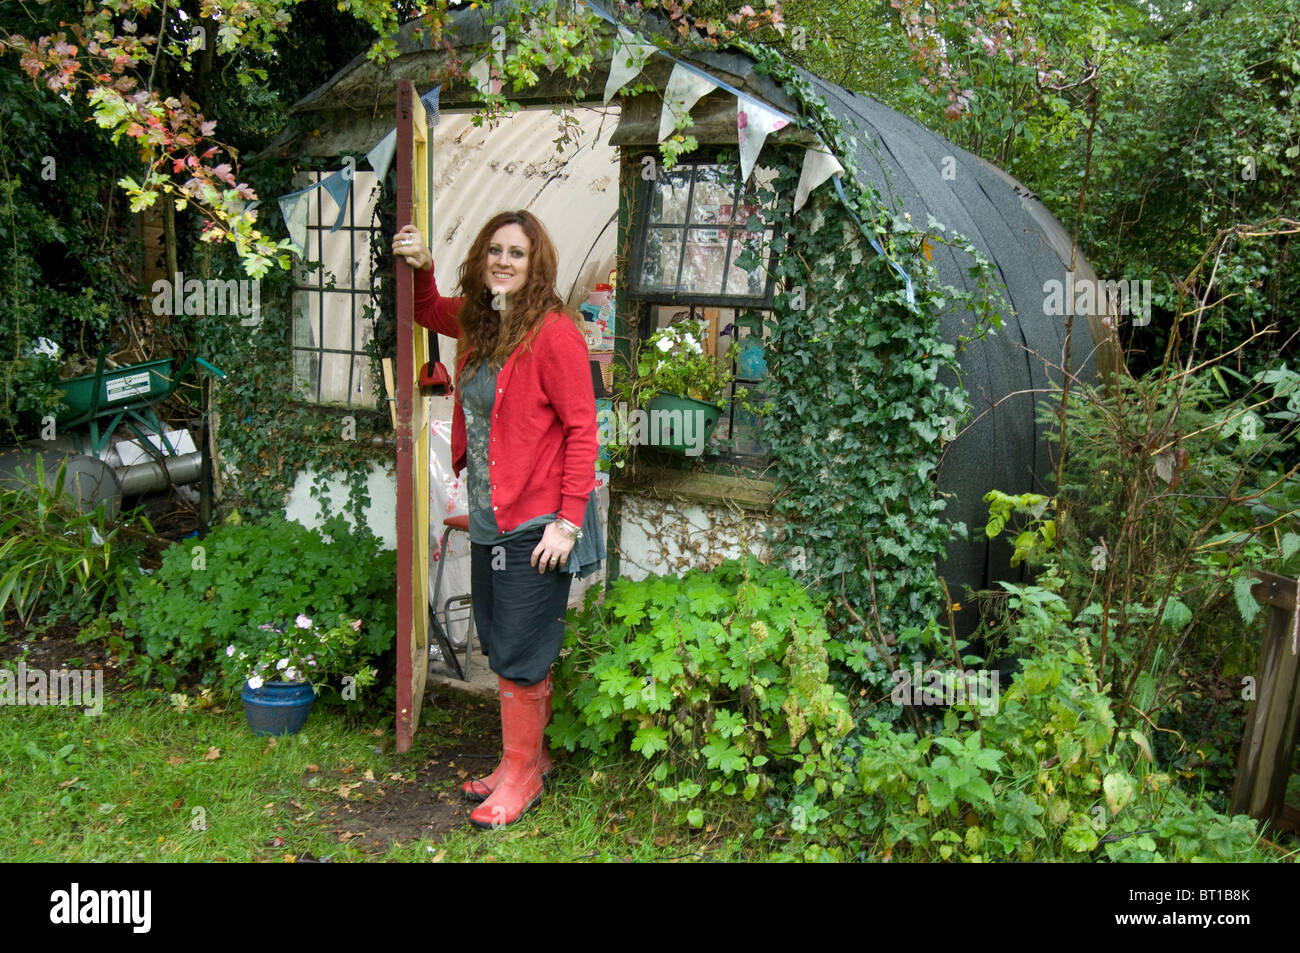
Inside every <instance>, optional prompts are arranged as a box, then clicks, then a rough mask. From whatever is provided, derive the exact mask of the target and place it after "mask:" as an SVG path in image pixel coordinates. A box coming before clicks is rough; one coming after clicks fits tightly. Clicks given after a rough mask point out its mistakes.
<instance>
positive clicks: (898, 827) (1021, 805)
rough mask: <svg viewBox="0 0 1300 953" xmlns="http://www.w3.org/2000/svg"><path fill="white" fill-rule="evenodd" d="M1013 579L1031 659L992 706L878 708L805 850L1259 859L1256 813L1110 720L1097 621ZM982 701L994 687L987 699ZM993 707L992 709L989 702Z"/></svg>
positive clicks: (1019, 631)
mask: <svg viewBox="0 0 1300 953" xmlns="http://www.w3.org/2000/svg"><path fill="white" fill-rule="evenodd" d="M1043 582H1044V585H1042V586H1012V585H1010V584H1004V585H1005V586H1006V588H1007V589H1008V591H1009V592H1010V593H1011V596H1010V599H1009V600H1008V608H1009V610H1010V614H1009V616H1008V618H1007V621H1006V622H1005V623H1004V625H1005V627H1006V629H1007V630H1008V631H1007V632H1006V633H1005V634H1006V636H1007V637H1008V641H1009V644H1010V647H1011V648H1012V649H1013V650H1014V651H1016V652H1017V654H1019V655H1021V656H1022V657H1023V658H1025V659H1026V661H1025V662H1024V664H1023V668H1022V669H1021V670H1020V671H1019V672H1017V673H1016V674H1015V675H1014V676H1013V677H1012V678H1011V680H1010V685H1009V687H1007V688H1006V690H1005V691H1003V692H1002V693H1001V696H1000V698H998V699H997V703H996V704H995V705H992V706H988V705H981V704H980V703H979V702H976V701H974V700H968V701H959V702H957V703H956V704H954V705H952V706H951V707H950V708H949V709H948V710H947V711H946V712H945V714H944V725H943V731H942V732H941V733H936V734H934V735H916V734H913V733H911V732H908V731H902V730H897V729H896V728H895V727H894V726H891V725H889V724H886V723H884V722H882V721H879V720H874V719H873V720H872V721H871V722H870V723H869V725H868V727H869V729H870V732H869V733H868V734H864V735H862V736H860V737H859V738H857V739H855V741H856V743H857V744H859V745H860V749H859V750H858V752H857V768H856V779H857V782H858V783H857V785H856V790H853V791H852V792H851V793H850V794H848V795H846V796H845V797H843V798H841V799H840V800H839V801H838V802H837V803H836V804H835V805H834V813H830V812H828V811H826V810H825V809H824V808H821V809H819V810H818V812H817V813H816V814H810V813H808V807H807V804H808V799H806V798H805V799H802V800H801V799H800V798H799V797H798V796H796V797H795V799H794V800H793V801H792V805H793V806H792V808H791V813H792V814H794V815H796V816H798V812H800V811H803V812H804V815H803V817H802V820H803V823H802V824H798V823H790V824H787V827H788V828H789V829H790V830H791V832H792V833H793V838H792V841H791V849H792V850H793V851H795V852H797V853H801V854H802V855H803V856H805V857H818V856H822V855H823V854H825V853H828V852H829V853H830V855H831V856H833V857H836V858H839V857H843V856H845V855H849V856H852V855H853V854H854V853H856V854H857V856H858V857H859V858H860V859H876V858H883V859H896V860H967V861H993V860H1013V861H1014V860H1020V861H1027V860H1056V861H1061V860H1078V861H1088V860H1113V861H1134V860H1144V861H1154V860H1183V861H1190V860H1220V861H1222V860H1263V859H1270V858H1268V857H1267V855H1264V854H1263V853H1262V852H1260V851H1259V850H1258V849H1257V848H1256V847H1255V842H1256V838H1257V835H1256V832H1255V825H1254V823H1253V822H1252V821H1251V820H1250V819H1249V818H1247V817H1227V816H1224V815H1221V814H1218V813H1216V812H1215V811H1214V810H1212V809H1211V807H1210V806H1209V805H1208V804H1206V803H1203V802H1200V803H1198V802H1196V801H1194V800H1193V799H1191V798H1189V797H1187V796H1186V795H1185V794H1183V793H1182V792H1181V791H1180V790H1179V789H1178V788H1177V786H1176V785H1175V784H1174V783H1173V779H1172V778H1171V776H1170V775H1169V774H1167V773H1164V772H1162V771H1160V770H1158V768H1157V767H1156V765H1155V764H1154V758H1153V754H1152V750H1151V744H1150V741H1149V740H1148V738H1147V736H1146V735H1145V733H1144V732H1143V731H1141V730H1139V729H1136V728H1130V729H1124V728H1121V727H1119V726H1118V725H1117V724H1116V719H1115V716H1114V714H1113V712H1112V710H1111V700H1110V698H1109V697H1108V696H1107V695H1106V693H1105V692H1104V691H1101V690H1099V689H1098V688H1097V671H1096V666H1095V664H1094V662H1093V659H1092V653H1091V649H1090V645H1089V633H1088V632H1087V630H1086V626H1084V625H1081V624H1080V620H1078V619H1077V618H1072V616H1071V613H1070V610H1069V608H1068V606H1067V605H1066V603H1065V601H1064V600H1063V599H1062V598H1061V596H1060V595H1059V594H1058V593H1057V592H1056V591H1055V590H1056V589H1058V588H1059V585H1060V582H1059V580H1058V579H1056V578H1054V577H1051V576H1048V577H1047V578H1045V579H1044V580H1043ZM983 701H987V699H985V700H983ZM990 707H991V708H992V710H991V711H990V710H989V709H990Z"/></svg>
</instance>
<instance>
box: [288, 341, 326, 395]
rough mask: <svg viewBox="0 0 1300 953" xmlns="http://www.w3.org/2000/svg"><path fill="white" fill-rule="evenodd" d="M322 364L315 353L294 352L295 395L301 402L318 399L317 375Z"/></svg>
mask: <svg viewBox="0 0 1300 953" xmlns="http://www.w3.org/2000/svg"><path fill="white" fill-rule="evenodd" d="M319 366H320V364H319V361H318V359H317V355H316V353H315V352H313V351H294V352H293V393H294V396H295V397H297V398H299V399H300V400H315V399H316V374H317V370H318V368H319Z"/></svg>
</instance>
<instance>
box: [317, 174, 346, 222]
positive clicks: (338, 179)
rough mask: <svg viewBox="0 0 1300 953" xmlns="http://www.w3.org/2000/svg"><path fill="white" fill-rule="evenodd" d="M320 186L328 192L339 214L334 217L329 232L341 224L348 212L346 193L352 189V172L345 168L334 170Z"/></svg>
mask: <svg viewBox="0 0 1300 953" xmlns="http://www.w3.org/2000/svg"><path fill="white" fill-rule="evenodd" d="M321 188H323V189H324V190H325V191H326V192H328V193H329V196H330V198H332V199H333V200H334V204H335V205H337V206H338V209H339V214H338V215H337V216H336V217H335V219H334V225H333V226H332V227H331V228H330V231H331V232H337V231H338V230H339V228H340V227H341V226H342V225H343V219H345V218H347V214H348V193H349V192H351V191H352V174H351V172H350V171H349V170H347V169H340V170H339V171H337V172H335V173H334V174H333V175H331V176H330V177H329V178H327V179H326V180H325V181H324V182H322V183H321Z"/></svg>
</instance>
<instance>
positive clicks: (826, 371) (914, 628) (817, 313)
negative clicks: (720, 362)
mask: <svg viewBox="0 0 1300 953" xmlns="http://www.w3.org/2000/svg"><path fill="white" fill-rule="evenodd" d="M747 52H749V53H750V54H751V55H752V56H754V57H755V58H756V60H757V62H758V69H759V70H760V71H761V72H764V73H767V74H769V75H771V76H772V77H773V78H775V79H777V80H779V81H781V82H783V83H784V85H785V88H786V91H787V92H788V93H790V94H791V95H793V96H795V97H796V98H797V99H798V100H799V101H800V102H802V104H803V106H804V109H805V118H806V119H807V120H808V121H809V125H810V126H811V127H812V128H813V129H815V130H816V131H817V132H819V133H820V134H821V135H822V137H823V139H824V140H825V141H826V142H827V143H828V144H830V145H831V146H832V148H833V149H834V150H835V153H836V155H837V157H838V158H840V160H841V162H842V163H843V164H844V166H845V169H846V172H845V175H844V176H843V181H844V185H845V189H846V195H847V197H848V200H849V205H848V207H846V206H845V205H844V204H842V203H841V202H840V201H839V199H838V197H837V196H836V194H835V192H834V191H833V190H832V189H831V188H830V187H829V185H828V186H825V187H823V188H821V189H819V190H817V191H816V192H815V193H814V194H813V197H812V199H811V201H809V202H808V204H807V205H806V206H805V207H804V208H802V209H801V210H800V211H799V212H798V213H795V212H794V209H793V196H794V193H795V186H796V184H797V182H798V178H799V171H800V170H799V167H798V163H799V162H800V161H801V159H802V153H801V152H800V153H797V154H790V155H788V156H785V155H783V156H782V157H781V158H780V159H779V160H778V175H777V178H776V180H775V181H774V183H773V189H774V190H775V203H776V204H775V205H774V207H773V211H772V212H771V213H770V215H769V218H770V219H775V222H776V224H777V225H778V226H779V227H778V231H777V237H776V239H775V247H774V248H773V251H774V253H775V254H774V255H773V261H774V266H775V273H776V277H777V280H778V283H779V287H780V289H781V290H780V292H779V293H778V295H777V297H776V302H775V309H774V312H773V318H772V320H773V326H772V328H771V329H770V330H771V340H770V347H769V357H768V372H769V375H770V378H771V384H770V392H771V393H772V394H773V395H774V398H775V407H774V408H773V410H772V412H771V413H770V415H769V419H768V423H767V425H766V426H765V430H764V433H765V439H766V441H767V442H768V444H769V446H770V448H771V452H772V456H773V458H774V460H775V461H776V473H777V475H778V478H779V479H780V481H781V483H782V484H783V492H782V493H781V494H780V495H779V497H778V500H777V508H778V511H779V512H780V513H782V514H783V515H784V516H786V517H788V518H789V519H791V520H792V522H793V529H792V533H791V535H790V537H789V538H787V539H786V541H785V542H784V543H783V547H784V549H785V551H786V556H787V558H788V559H789V561H790V566H791V568H792V569H794V570H795V571H796V572H798V573H800V574H801V575H802V576H803V577H804V578H805V579H806V580H807V581H809V582H811V583H813V584H815V585H816V586H817V587H818V588H820V589H821V590H823V592H824V593H825V594H826V596H827V597H828V600H829V602H830V603H831V606H832V609H831V616H832V619H833V620H834V621H835V622H837V623H838V626H839V635H840V639H839V641H838V645H837V646H836V647H833V648H832V655H833V657H838V660H839V661H841V662H842V663H844V664H845V665H846V666H847V668H848V669H849V670H851V671H852V672H854V673H855V674H856V675H857V676H858V677H859V678H860V679H861V680H862V681H863V682H864V683H865V685H866V687H867V690H868V695H870V694H871V692H872V688H873V687H874V688H876V689H883V690H884V692H883V693H884V694H887V693H888V686H890V685H891V679H890V678H889V669H890V667H892V664H895V663H892V662H891V660H890V659H889V658H888V657H889V656H892V657H893V658H901V659H904V660H906V664H910V660H911V657H914V656H917V655H923V654H934V653H933V652H932V651H927V650H928V649H929V648H930V646H928V645H927V644H926V639H927V637H928V635H929V634H933V633H935V632H936V631H937V629H936V622H938V621H940V620H942V618H943V615H944V613H945V612H946V611H948V607H947V606H946V604H945V595H944V592H943V590H942V587H941V585H940V583H939V580H938V576H937V575H936V567H937V565H938V563H939V561H940V560H941V559H942V558H943V557H944V554H945V547H946V546H947V544H948V541H949V540H950V538H951V537H952V535H953V534H954V533H964V532H965V527H964V526H963V525H961V524H959V523H954V522H953V521H951V520H949V519H947V518H945V515H944V510H945V507H946V500H945V499H944V497H943V496H942V495H941V494H940V493H939V492H938V491H937V488H936V482H935V481H936V473H937V468H938V464H939V459H940V456H941V454H942V451H943V447H944V444H945V443H946V442H948V441H950V440H951V439H953V437H954V436H955V433H956V431H957V429H958V427H959V426H960V423H961V421H962V420H964V419H965V418H966V417H967V415H968V413H969V400H968V398H967V396H966V393H965V390H964V389H963V387H962V386H961V379H960V370H959V367H958V363H957V358H958V348H959V347H960V346H961V342H957V343H952V342H949V341H945V339H944V335H943V334H942V333H941V318H942V317H943V315H944V314H945V313H947V312H948V311H949V310H950V309H956V310H958V311H959V312H962V311H965V312H968V317H969V318H970V323H969V328H970V330H969V333H968V335H966V338H967V339H969V338H970V337H975V336H979V335H982V334H984V333H987V332H988V331H990V330H991V329H993V328H995V327H996V326H997V325H998V324H999V323H1000V319H999V316H998V312H997V305H998V294H997V291H996V283H995V281H994V279H993V272H992V266H991V265H990V264H989V263H988V262H987V260H985V259H984V258H983V257H982V256H981V255H980V254H979V252H978V251H977V250H976V249H975V248H974V247H973V246H972V245H971V244H970V243H969V242H966V241H964V240H962V239H960V238H956V237H949V236H946V235H945V234H944V230H943V228H942V226H940V225H939V224H938V223H935V222H930V223H928V225H927V228H926V229H925V230H921V229H919V228H917V227H916V226H915V225H914V224H913V223H912V222H911V221H910V220H909V219H908V217H907V216H906V215H905V214H902V213H896V212H894V211H892V210H891V209H890V208H889V206H888V205H887V203H886V202H885V201H884V200H882V198H881V196H880V195H879V194H877V193H876V192H875V191H873V190H872V189H870V188H869V187H862V186H858V185H857V184H856V183H857V175H856V173H857V170H856V168H855V167H854V165H855V163H854V160H853V150H852V148H850V147H849V145H848V143H847V141H846V139H845V137H844V135H843V134H842V130H841V129H840V126H839V124H838V122H837V121H836V120H835V119H834V117H833V116H831V115H830V112H829V110H828V109H827V107H826V106H825V104H824V103H823V102H822V101H821V100H820V98H819V97H818V96H817V95H816V93H815V92H814V91H813V89H812V88H811V86H810V85H809V84H808V83H807V82H806V81H805V80H803V79H802V78H801V77H800V76H799V75H798V74H797V73H796V72H795V71H794V70H793V69H792V68H791V67H789V66H788V65H787V64H786V63H784V62H783V61H782V60H781V58H780V57H779V55H778V54H776V53H775V52H773V51H770V50H766V49H763V48H759V47H748V48H747ZM764 161H765V162H770V161H771V159H770V158H769V157H768V156H767V154H766V153H765V157H764ZM871 234H874V235H875V236H877V237H878V238H879V240H880V242H881V243H882V245H883V248H884V251H885V256H887V257H882V256H881V255H879V254H877V253H876V252H875V251H873V250H872V248H871V246H870V244H869V242H868V236H869V235H871ZM940 242H944V243H950V244H953V245H955V246H956V247H957V248H959V249H961V250H962V251H963V252H965V253H966V254H967V255H968V256H969V257H970V260H971V269H972V275H973V277H974V278H975V284H976V288H977V290H976V291H975V292H968V291H963V290H958V289H955V288H952V287H948V286H945V285H943V284H942V283H941V282H940V281H939V279H938V277H937V275H936V273H935V271H934V268H933V266H932V265H931V263H930V260H929V259H930V255H929V254H928V253H927V252H928V249H930V248H932V247H933V246H934V245H935V244H937V243H940ZM890 260H892V261H894V262H897V263H898V264H900V265H901V266H902V267H903V268H904V269H905V270H906V271H907V272H908V274H910V275H911V277H912V280H913V283H914V288H915V303H914V304H910V303H909V302H908V301H907V296H906V293H905V287H904V284H903V281H902V279H901V277H900V276H899V275H898V273H897V272H896V271H895V269H894V268H893V266H892V265H891V263H890ZM945 641H946V640H945ZM934 648H936V649H938V648H939V647H938V646H935V647H934ZM942 651H945V652H946V648H944V649H942ZM877 697H880V696H879V695H877ZM885 710H887V712H888V714H886V716H885V717H889V715H891V714H892V715H896V713H897V712H898V711H899V709H898V707H897V706H892V705H890V706H885ZM880 713H881V710H880V709H877V710H876V711H875V712H874V713H873V714H874V715H875V716H877V717H879V716H880Z"/></svg>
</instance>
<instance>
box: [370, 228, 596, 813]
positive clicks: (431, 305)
mask: <svg viewBox="0 0 1300 953" xmlns="http://www.w3.org/2000/svg"><path fill="white" fill-rule="evenodd" d="M393 252H394V254H396V255H400V256H401V257H403V258H404V259H405V260H406V261H407V263H408V264H410V265H411V267H412V268H413V269H414V270H415V282H416V286H415V289H416V290H415V316H416V320H417V321H418V322H419V323H420V324H422V325H424V326H425V327H428V328H431V329H433V330H435V331H438V332H439V333H441V334H445V335H447V336H448V337H455V338H457V348H456V385H457V386H456V404H455V410H454V414H453V420H452V439H451V451H452V466H453V468H454V469H455V470H456V471H460V470H461V469H462V468H464V469H465V470H466V471H467V477H468V479H467V483H468V488H469V493H468V497H469V510H470V512H469V533H470V542H471V543H472V547H471V555H470V580H471V590H472V597H473V603H474V622H475V627H476V629H477V631H478V637H479V642H480V644H481V646H482V648H483V651H484V653H485V654H486V655H487V656H488V663H489V665H490V666H491V668H492V670H493V671H494V672H496V673H497V678H498V681H499V693H500V698H501V734H502V747H503V749H504V755H503V757H502V760H501V764H500V765H499V766H498V768H497V769H496V770H495V771H493V772H492V773H491V774H490V775H488V776H487V777H486V778H483V779H481V780H476V781H470V782H468V783H467V784H465V785H464V787H463V790H464V793H465V794H466V796H468V797H469V798H470V799H471V800H480V801H483V802H484V803H483V804H481V805H480V806H479V807H478V808H476V809H475V810H474V811H473V812H472V813H471V814H470V822H471V823H472V824H474V825H475V826H478V827H501V826H504V825H506V824H511V823H513V822H514V821H516V820H518V819H519V817H520V816H521V815H522V814H523V813H524V811H526V810H528V808H530V807H532V806H533V805H534V804H535V803H536V802H537V800H538V799H539V798H540V797H541V793H542V776H543V774H545V773H546V772H547V771H549V769H550V757H549V755H548V754H547V752H546V747H545V736H544V733H543V732H544V730H545V728H546V723H547V721H548V720H549V718H550V709H551V687H550V668H551V664H552V663H553V662H554V661H555V659H556V657H557V656H558V655H559V652H560V647H561V644H562V641H563V637H564V614H565V609H566V606H567V604H568V596H569V584H570V581H571V579H572V576H573V574H581V575H585V574H587V573H588V572H591V571H594V570H595V569H597V568H599V560H600V557H601V556H602V555H603V553H602V552H600V550H599V548H598V547H599V543H598V542H597V543H596V544H595V545H593V537H595V536H598V534H599V519H598V516H597V514H596V507H595V495H594V489H595V463H596V401H595V395H594V393H593V390H592V382H591V374H590V369H589V365H588V357H587V345H586V342H585V341H584V339H583V337H582V334H581V332H580V331H579V330H578V325H577V322H576V321H575V320H574V318H573V317H572V316H571V315H569V314H567V313H566V312H565V311H564V309H563V304H562V301H561V299H560V296H559V294H558V293H557V292H556V290H555V280H556V270H557V255H556V252H555V246H554V245H553V244H552V243H551V239H550V236H548V235H547V233H546V229H545V228H544V227H543V226H542V223H541V222H540V221H538V219H537V217H536V216H535V215H533V214H532V213H530V212H527V211H518V212H501V213H500V214H498V215H495V216H493V217H492V218H491V219H490V220H489V221H488V222H487V224H486V225H484V226H483V228H482V230H481V231H480V232H479V233H478V236H477V237H476V238H475V240H474V243H473V245H471V247H470V250H469V252H468V254H467V255H466V256H465V261H464V263H463V264H462V265H461V266H460V271H459V279H460V281H459V284H460V292H461V297H458V298H444V297H442V296H441V295H440V294H439V292H438V286H437V284H436V282H435V281H434V277H433V258H432V256H431V254H430V253H429V250H428V247H427V246H426V244H425V241H424V237H423V236H422V235H421V234H420V232H419V230H418V229H416V228H415V227H414V226H406V227H405V228H403V229H402V230H401V231H399V232H398V233H397V235H396V236H394V239H393Z"/></svg>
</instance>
